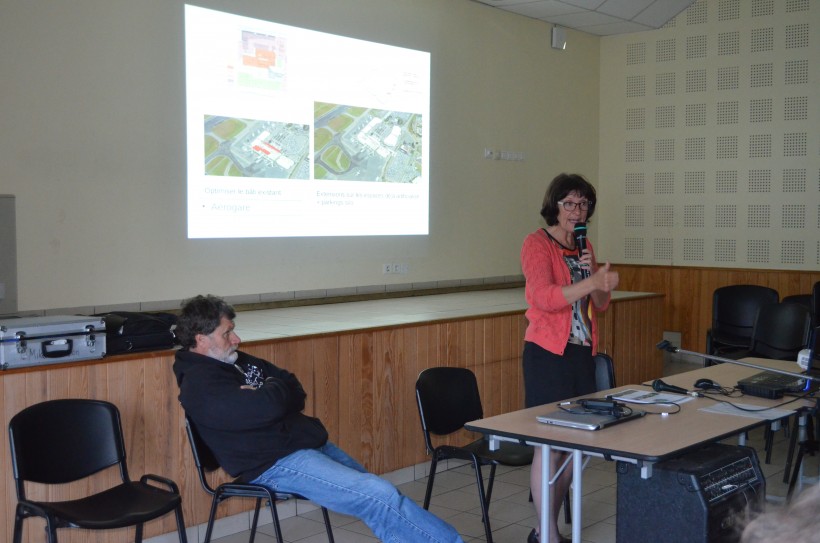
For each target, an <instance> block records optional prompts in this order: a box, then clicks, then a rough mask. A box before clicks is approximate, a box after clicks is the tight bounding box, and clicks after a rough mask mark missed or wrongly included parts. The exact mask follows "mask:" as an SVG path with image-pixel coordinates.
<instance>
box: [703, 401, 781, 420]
mask: <svg viewBox="0 0 820 543" xmlns="http://www.w3.org/2000/svg"><path fill="white" fill-rule="evenodd" d="M734 406H738V407H741V408H743V409H751V410H752V411H743V410H741V409H737V408H736V407H734ZM698 411H703V412H706V413H719V414H721V415H737V416H739V417H749V418H752V419H760V420H777V419H782V418H784V417H788V416H790V415H793V414H794V411H793V410H791V409H775V408H772V409H761V408H760V406H757V405H749V404H742V403H736V404H728V403H716V404H714V405H710V406H709V407H701V408H700V409H698Z"/></svg>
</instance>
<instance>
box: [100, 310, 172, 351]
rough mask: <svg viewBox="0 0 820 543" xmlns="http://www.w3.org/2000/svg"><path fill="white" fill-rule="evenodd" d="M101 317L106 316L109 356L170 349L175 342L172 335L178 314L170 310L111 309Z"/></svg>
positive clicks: (106, 337)
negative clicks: (144, 311) (153, 311)
mask: <svg viewBox="0 0 820 543" xmlns="http://www.w3.org/2000/svg"><path fill="white" fill-rule="evenodd" d="M100 316H101V317H103V318H104V319H105V339H106V354H108V355H113V354H121V353H130V352H134V351H161V350H165V349H173V348H174V347H175V346H176V345H177V344H178V342H177V337H176V334H174V328H175V327H176V324H177V316H176V315H174V314H172V313H137V312H131V311H112V312H111V313H105V314H102V315H100Z"/></svg>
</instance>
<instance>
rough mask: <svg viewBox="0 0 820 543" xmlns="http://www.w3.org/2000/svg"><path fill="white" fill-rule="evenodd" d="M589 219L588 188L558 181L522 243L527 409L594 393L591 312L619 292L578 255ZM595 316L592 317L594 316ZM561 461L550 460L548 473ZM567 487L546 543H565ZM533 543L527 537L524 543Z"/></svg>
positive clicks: (563, 482) (563, 178)
mask: <svg viewBox="0 0 820 543" xmlns="http://www.w3.org/2000/svg"><path fill="white" fill-rule="evenodd" d="M594 211H595V188H594V187H593V186H592V185H591V184H590V183H589V182H588V181H587V180H586V179H584V178H583V177H582V176H580V175H577V174H566V173H562V174H560V175H559V176H557V177H556V178H555V179H553V180H552V182H551V183H550V185H549V187H547V193H546V194H545V195H544V203H543V205H542V207H541V216H542V217H544V220H545V221H546V223H547V227H546V228H542V229H539V230H536V231H535V232H533V233H532V234H529V235H528V236H527V237H526V239H525V240H524V246H523V247H522V249H521V268H522V270H523V272H524V277H525V279H526V288H525V293H526V298H527V305H528V306H529V309H527V313H526V317H527V321H528V322H529V324H528V326H527V331H526V333H525V334H524V354H523V369H524V390H525V403H526V406H527V407H533V406H536V405H543V404H546V403H554V402H558V401H561V400H565V399H567V398H572V397H574V396H581V395H584V394H590V393H593V392H595V390H596V389H595V362H594V361H593V358H592V356H593V355H594V354H595V353H596V352H597V347H598V330H597V324H596V319H595V311H603V310H604V309H606V308H607V306H608V305H609V299H610V292H611V291H612V290H614V289H615V287H617V286H618V272H616V271H612V270H610V267H609V262H607V263H606V264H605V265H604V266H602V267H598V265H597V263H596V261H595V254H594V252H593V250H592V246H591V245H590V244H589V243H587V244H586V249H585V250H584V251H583V252H580V254H579V250H578V247H576V240H575V235H574V233H575V225H576V224H578V223H586V222H587V221H588V220H589V219H590V218H592V214H593V212H594ZM593 310H595V311H593ZM566 458H567V454H566V453H559V452H556V451H553V452H552V454H551V455H550V460H551V462H550V464H551V469H552V473H555V472H556V470H557V469H558V467H560V466H561V465H562V464H563V463H564V462H565V461H566ZM571 479H572V469H571V466H567V468H566V469H565V470H564V472H563V473H562V474H561V476H560V477H559V478H558V480H557V481H556V483H555V485H554V486H553V491H552V494H551V496H552V500H551V501H552V503H550V504H549V507H550V513H551V515H550V518H551V520H552V522H551V524H550V526H549V529H550V534H549V535H550V539H549V540H550V541H559V542H564V541H568V540H567V539H565V538H563V537H562V536H561V534H559V533H558V521H557V518H558V512H559V510H560V508H561V502H562V500H563V497H564V496H565V495H566V493H567V490H568V489H569V485H570V482H571ZM530 488H531V489H532V497H533V503H534V504H535V509H536V511H537V513H538V515H539V518H540V515H541V507H542V504H541V449H540V447H536V448H535V457H534V458H533V462H532V470H531V475H530ZM539 540H540V538H539V535H538V533H537V531H536V530H533V531H532V532H531V533H530V535H529V537H528V539H527V542H528V543H538V542H539Z"/></svg>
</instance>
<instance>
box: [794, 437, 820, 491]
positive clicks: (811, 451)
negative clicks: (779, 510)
mask: <svg viewBox="0 0 820 543" xmlns="http://www.w3.org/2000/svg"><path fill="white" fill-rule="evenodd" d="M818 452H820V442H818V441H817V440H814V439H812V440H807V441H801V442H800V448H799V449H798V451H797V459H796V460H795V462H794V471H792V479H791V481H790V482H789V491H788V493H787V494H786V503H789V502H791V500H792V494H794V487H795V486H797V479H798V478H800V468H801V467H802V465H803V456H805V455H807V454H808V455H809V456H814V455H815V454H817V453H818Z"/></svg>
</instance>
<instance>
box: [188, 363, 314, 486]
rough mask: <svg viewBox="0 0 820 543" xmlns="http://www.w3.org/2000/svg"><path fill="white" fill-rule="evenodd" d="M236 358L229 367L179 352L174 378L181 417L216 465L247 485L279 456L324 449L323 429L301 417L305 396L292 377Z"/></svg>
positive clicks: (312, 421) (311, 419) (259, 364)
mask: <svg viewBox="0 0 820 543" xmlns="http://www.w3.org/2000/svg"><path fill="white" fill-rule="evenodd" d="M238 354H239V358H238V359H237V361H236V363H235V364H229V363H225V362H220V361H219V360H216V359H215V358H211V357H209V356H204V355H201V354H197V353H193V352H190V351H178V352H177V354H176V361H175V362H174V375H176V378H177V384H178V385H179V401H180V403H181V404H182V407H183V409H185V414H186V415H188V417H189V418H190V419H191V420H192V421H193V423H194V426H196V429H197V430H198V431H199V434H200V435H201V436H202V439H203V441H204V442H205V443H206V444H207V445H208V447H210V448H211V450H212V451H213V452H214V456H216V459H217V460H218V461H219V464H220V465H221V466H222V468H223V469H224V470H225V471H227V472H228V473H230V474H231V475H232V476H234V477H240V478H241V479H242V480H243V481H248V482H250V481H252V480H253V479H255V478H256V477H258V476H259V475H261V474H262V473H264V472H265V471H266V470H267V469H268V468H269V467H271V466H272V465H273V464H274V463H276V461H277V460H279V459H280V458H283V457H285V456H287V455H289V454H291V453H293V452H295V451H298V450H301V449H314V448H316V447H321V446H322V445H324V444H325V443H326V442H327V430H325V428H324V426H323V425H322V423H321V422H320V421H319V419H316V418H313V417H308V416H307V415H305V414H303V413H302V409H304V407H305V397H306V394H305V391H304V389H303V388H302V385H301V384H300V383H299V380H298V379H297V378H296V376H295V375H293V374H292V373H290V372H288V371H285V370H283V369H281V368H277V367H276V366H274V365H273V364H271V363H270V362H266V361H264V360H262V359H260V358H256V357H253V356H251V355H249V354H247V353H243V352H238ZM242 385H252V386H254V387H256V388H255V389H254V390H249V389H243V388H240V387H241V386H242Z"/></svg>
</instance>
